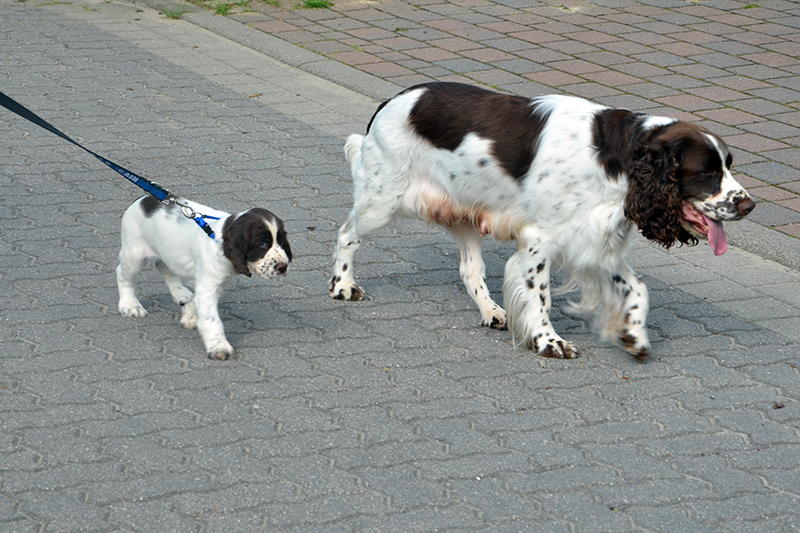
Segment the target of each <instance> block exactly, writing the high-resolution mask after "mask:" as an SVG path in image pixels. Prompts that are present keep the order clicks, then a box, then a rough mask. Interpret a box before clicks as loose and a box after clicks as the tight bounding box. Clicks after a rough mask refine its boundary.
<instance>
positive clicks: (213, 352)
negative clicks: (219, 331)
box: [208, 341, 233, 361]
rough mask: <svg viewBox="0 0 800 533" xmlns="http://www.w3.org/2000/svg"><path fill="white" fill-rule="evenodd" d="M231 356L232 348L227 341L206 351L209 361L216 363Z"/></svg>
mask: <svg viewBox="0 0 800 533" xmlns="http://www.w3.org/2000/svg"><path fill="white" fill-rule="evenodd" d="M232 355H233V346H231V345H230V344H229V343H228V342H227V341H223V342H220V343H217V344H216V345H215V346H214V347H212V348H211V349H210V350H209V351H208V358H209V359H216V360H218V361H225V360H226V359H228V358H229V357H230V356H232Z"/></svg>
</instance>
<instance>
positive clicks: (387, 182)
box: [330, 83, 755, 360]
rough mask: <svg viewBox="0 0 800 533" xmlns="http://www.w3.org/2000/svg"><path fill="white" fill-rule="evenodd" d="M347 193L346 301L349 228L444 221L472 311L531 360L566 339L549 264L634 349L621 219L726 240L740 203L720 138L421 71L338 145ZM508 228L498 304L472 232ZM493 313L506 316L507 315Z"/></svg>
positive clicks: (637, 322)
mask: <svg viewBox="0 0 800 533" xmlns="http://www.w3.org/2000/svg"><path fill="white" fill-rule="evenodd" d="M344 149H345V154H346V156H347V160H348V161H349V162H350V166H351V170H352V174H353V182H354V185H355V202H354V206H353V210H352V211H351V212H350V216H349V217H348V219H347V221H346V222H345V224H344V225H343V226H342V227H341V229H340V230H339V239H338V243H337V246H336V253H335V257H334V269H333V278H332V279H331V282H330V293H331V296H332V297H333V298H337V299H343V300H360V299H361V298H362V297H363V295H364V293H363V291H362V290H361V288H359V286H358V285H356V283H355V280H354V277H353V261H354V258H355V254H356V250H357V249H358V247H359V245H360V244H361V242H362V240H363V239H364V238H366V237H368V236H370V235H372V234H374V233H375V232H376V231H378V230H379V229H381V228H383V227H385V226H386V225H388V224H389V223H390V222H391V221H392V220H393V219H395V218H396V217H410V218H417V219H422V220H426V221H428V222H435V223H437V224H440V225H442V226H446V227H447V228H448V229H449V230H450V232H451V234H452V235H453V237H454V238H455V241H456V243H457V244H458V248H459V258H460V263H461V265H460V271H461V278H462V279H463V281H464V284H465V285H466V288H467V292H468V294H469V295H470V296H471V297H472V299H473V300H474V301H475V303H476V304H477V305H478V308H479V309H480V312H481V317H482V319H483V324H484V325H486V326H491V327H496V328H498V329H504V328H505V327H506V325H508V328H509V329H511V330H512V331H513V333H514V335H515V336H516V338H517V339H519V340H521V341H522V342H523V343H524V344H525V345H527V346H529V347H530V348H532V349H533V350H535V351H536V352H537V353H538V354H539V355H541V356H544V357H563V358H572V357H575V356H576V355H577V353H578V349H577V348H576V347H575V346H574V345H573V344H572V343H570V342H568V341H566V340H564V339H562V338H561V337H560V336H559V335H558V334H557V333H556V332H555V331H554V329H553V327H552V325H551V323H550V316H549V315H550V306H551V297H550V273H551V271H554V270H555V269H558V268H565V269H566V270H568V271H569V273H570V275H571V278H572V280H571V283H570V284H568V287H574V288H578V287H579V288H581V289H582V299H581V302H580V303H579V304H576V305H575V308H576V309H575V310H577V311H582V312H584V313H586V314H594V315H595V317H596V319H597V320H596V326H597V329H598V330H599V331H600V332H601V333H602V335H603V337H604V338H608V339H613V340H617V341H618V342H620V343H621V344H622V346H623V348H624V349H625V350H626V351H627V352H628V353H630V354H631V355H633V356H634V357H636V358H637V359H639V360H645V359H647V357H648V354H649V349H650V342H649V340H648V335H647V330H646V327H645V320H646V317H647V311H648V296H647V287H645V285H644V283H642V280H641V279H640V278H639V277H638V276H637V275H636V273H635V272H634V271H633V269H632V268H631V267H630V266H629V265H628V263H627V261H626V260H625V256H626V254H627V252H628V249H629V248H630V245H631V242H632V238H633V236H634V234H635V228H636V227H638V228H639V230H640V231H641V232H642V234H643V235H644V236H645V237H646V238H648V239H650V240H652V241H655V242H657V243H659V244H662V245H663V246H665V247H667V248H669V247H670V246H672V245H673V244H675V243H677V242H680V243H686V244H696V243H697V242H698V240H699V239H704V240H707V241H708V242H709V244H710V246H711V248H712V249H713V251H714V253H715V254H717V255H719V254H722V253H724V252H725V249H726V248H727V242H726V240H725V233H724V232H723V229H722V223H723V221H729V220H738V219H740V218H742V217H744V216H745V215H747V214H748V213H750V211H751V210H752V209H753V207H754V206H755V203H754V202H753V200H752V198H751V197H750V195H748V194H747V192H746V191H745V190H744V189H743V188H742V186H741V185H739V183H737V182H736V180H735V179H734V178H733V176H732V175H731V170H730V167H731V159H732V158H731V153H730V150H729V149H728V147H727V146H726V145H725V143H724V142H723V140H722V139H721V138H720V137H718V136H717V135H714V134H713V133H711V132H709V131H708V130H706V129H704V128H702V127H699V126H697V125H694V124H691V123H688V122H682V121H678V120H675V119H671V118H665V117H654V116H648V115H643V114H640V113H633V112H630V111H626V110H624V109H612V108H608V107H604V106H601V105H597V104H594V103H591V102H589V101H586V100H583V99H580V98H572V97H567V96H557V95H553V96H542V97H539V98H533V99H528V98H521V97H518V96H510V95H504V94H498V93H494V92H490V91H486V90H483V89H479V88H477V87H472V86H469V85H462V84H456V83H430V84H427V85H420V86H417V87H412V88H410V89H407V90H405V91H403V92H402V93H400V94H399V95H397V96H396V97H394V98H393V99H391V100H389V101H388V102H385V103H384V104H382V105H381V106H380V107H379V108H378V110H377V111H376V113H375V115H374V116H373V117H372V120H371V121H370V124H369V125H368V126H367V134H366V135H365V136H362V135H351V136H350V137H349V138H348V140H347V143H346V144H345V148H344ZM490 233H491V234H492V235H493V236H494V237H495V238H496V239H502V240H516V241H517V243H518V249H517V252H516V253H515V254H514V255H513V256H512V257H511V258H510V259H509V261H508V263H507V264H506V270H505V281H504V285H503V292H504V299H505V305H506V306H507V307H506V310H503V309H502V308H501V307H500V306H499V305H497V304H496V303H495V302H494V300H492V298H491V296H490V295H489V291H488V290H487V288H486V281H485V280H484V263H483V260H482V259H481V241H482V238H483V236H484V235H487V234H490ZM506 311H507V312H508V315H506Z"/></svg>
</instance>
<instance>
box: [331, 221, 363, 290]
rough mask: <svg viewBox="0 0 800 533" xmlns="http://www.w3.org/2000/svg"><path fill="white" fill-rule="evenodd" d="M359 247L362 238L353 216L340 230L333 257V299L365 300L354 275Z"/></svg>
mask: <svg viewBox="0 0 800 533" xmlns="http://www.w3.org/2000/svg"><path fill="white" fill-rule="evenodd" d="M359 246H361V237H360V236H359V235H358V234H357V233H356V224H355V221H354V220H353V218H352V215H351V218H349V219H348V220H347V222H345V223H344V225H343V226H342V227H341V228H340V229H339V240H338V241H337V243H336V252H334V256H333V277H332V278H331V281H330V284H329V286H328V290H329V291H330V294H331V298H334V299H336V300H350V301H354V302H355V301H358V300H361V299H362V298H364V291H362V290H361V287H359V286H358V285H356V281H355V277H354V275H353V261H354V260H355V257H356V251H358V248H359Z"/></svg>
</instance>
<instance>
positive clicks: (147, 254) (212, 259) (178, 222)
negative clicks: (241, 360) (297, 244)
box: [117, 196, 292, 359]
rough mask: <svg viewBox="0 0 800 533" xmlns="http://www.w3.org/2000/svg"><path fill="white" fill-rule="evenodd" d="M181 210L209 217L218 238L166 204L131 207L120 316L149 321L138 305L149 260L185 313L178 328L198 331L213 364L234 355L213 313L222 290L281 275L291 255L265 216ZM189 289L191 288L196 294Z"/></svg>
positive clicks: (151, 200)
mask: <svg viewBox="0 0 800 533" xmlns="http://www.w3.org/2000/svg"><path fill="white" fill-rule="evenodd" d="M181 202H182V203H186V204H187V205H189V206H190V207H191V208H192V209H194V210H195V211H196V212H197V213H201V214H203V215H207V217H208V218H207V220H206V221H207V223H208V224H209V226H211V228H212V229H213V230H214V233H215V235H216V236H215V238H213V239H212V238H209V236H208V235H206V233H205V232H204V231H203V230H202V229H201V228H200V227H198V225H197V224H196V223H195V221H194V220H192V219H191V218H187V217H186V216H184V215H183V213H182V211H181V208H180V207H178V206H177V205H174V204H173V205H166V204H163V203H162V202H160V201H159V200H158V199H157V198H155V197H154V196H145V197H144V198H140V199H138V200H136V201H135V202H134V203H133V205H131V206H130V207H129V208H128V210H127V211H125V214H124V215H123V216H122V249H121V250H120V252H119V266H118V267H117V288H118V289H119V312H120V314H122V315H123V316H130V317H143V316H145V315H146V314H147V311H146V310H145V309H144V307H142V304H141V303H140V302H139V299H138V298H137V297H136V275H137V274H138V273H139V272H141V270H142V268H144V266H145V265H146V264H147V263H148V262H149V261H151V260H154V261H155V264H156V268H158V271H159V272H160V273H161V276H162V277H163V278H164V282H165V283H166V284H167V288H168V289H169V292H170V294H171V295H172V298H173V300H175V303H177V304H179V305H180V306H181V307H182V310H181V325H182V326H183V327H184V328H187V329H193V328H195V327H197V330H198V331H199V332H200V336H201V337H202V338H203V343H204V344H205V348H206V353H207V354H208V356H209V357H210V358H212V359H227V358H228V357H230V356H231V355H232V354H233V348H232V347H231V345H230V343H228V340H227V339H226V338H225V329H224V327H223V325H222V320H221V319H220V317H219V310H218V309H217V305H218V303H219V298H220V296H221V295H222V292H223V290H225V287H227V286H228V284H229V283H230V282H231V281H232V280H233V278H234V276H235V275H236V274H244V275H245V276H251V272H255V273H256V274H258V275H260V276H262V277H264V278H274V277H276V276H282V275H284V274H286V270H287V268H288V266H289V265H288V263H289V262H290V261H291V260H292V250H291V248H290V247H289V241H288V240H287V238H286V231H285V230H284V228H283V221H281V219H280V218H278V217H276V216H275V215H273V214H272V213H270V212H269V211H267V210H266V209H261V208H253V209H250V210H249V211H245V212H243V213H239V214H238V215H231V214H229V213H225V212H222V211H217V210H216V209H212V208H210V207H206V206H204V205H200V204H197V203H195V202H190V201H188V200H183V199H182V200H181ZM212 217H214V218H216V219H218V220H214V219H212ZM186 285H190V286H192V287H194V290H195V293H194V294H192V291H191V290H189V288H188V287H187V286H186Z"/></svg>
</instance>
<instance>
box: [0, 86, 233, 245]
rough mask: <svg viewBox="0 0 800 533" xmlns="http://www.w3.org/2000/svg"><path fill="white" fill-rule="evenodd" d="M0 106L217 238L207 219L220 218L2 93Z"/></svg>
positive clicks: (0, 94)
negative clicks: (85, 154)
mask: <svg viewBox="0 0 800 533" xmlns="http://www.w3.org/2000/svg"><path fill="white" fill-rule="evenodd" d="M0 106H3V107H5V108H6V109H8V110H9V111H11V112H12V113H16V114H17V115H19V116H21V117H22V118H24V119H26V120H28V121H30V122H33V123H34V124H36V125H37V126H39V127H41V128H44V129H46V130H47V131H49V132H50V133H53V134H55V135H58V136H59V137H61V138H62V139H64V140H65V141H68V142H70V143H72V144H74V145H75V146H77V147H78V148H80V149H81V150H84V151H86V152H88V153H89V154H91V155H93V156H94V157H96V158H97V159H98V160H100V161H101V162H103V163H105V164H106V165H108V166H109V167H110V168H111V169H112V170H114V171H115V172H117V173H118V174H120V175H121V176H123V177H124V178H126V179H127V180H128V181H130V182H131V183H133V184H134V185H137V186H139V187H141V188H142V189H143V190H144V191H145V192H147V193H149V194H152V195H153V196H155V197H156V198H158V199H159V200H161V201H162V202H165V203H166V204H167V205H171V204H177V205H178V206H180V208H181V210H182V211H183V214H184V216H186V217H187V218H191V219H193V220H194V221H195V222H196V223H197V225H198V226H200V228H201V229H202V230H203V231H204V232H206V235H208V236H209V237H211V238H212V239H213V238H214V237H215V235H214V230H212V229H211V226H209V225H208V223H207V222H206V221H205V219H206V218H208V219H212V220H219V218H218V217H212V216H208V215H201V214H199V213H197V212H196V211H195V210H194V209H192V208H191V207H189V206H188V205H186V204H184V203H182V202H180V201H179V200H178V199H177V197H176V196H175V195H173V194H172V193H171V192H169V191H168V190H166V189H164V188H163V187H161V186H160V185H158V184H157V183H153V182H152V181H150V180H147V179H145V178H143V177H141V176H139V175H137V174H134V173H133V172H131V171H130V170H128V169H126V168H124V167H121V166H119V165H117V164H116V163H114V162H113V161H109V160H108V159H106V158H105V157H103V156H101V155H98V154H96V153H95V152H93V151H91V150H89V149H88V148H86V147H85V146H83V145H81V144H79V143H77V142H76V141H74V140H72V139H71V138H70V137H69V136H67V135H66V134H65V133H63V132H62V131H61V130H59V129H58V128H56V127H55V126H53V125H52V124H50V123H49V122H47V121H46V120H44V119H43V118H42V117H40V116H39V115H37V114H36V113H34V112H33V111H31V110H30V109H28V108H27V107H25V106H23V105H22V104H20V103H19V102H17V101H16V100H14V99H13V98H11V97H9V96H6V95H5V94H4V93H2V92H0Z"/></svg>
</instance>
